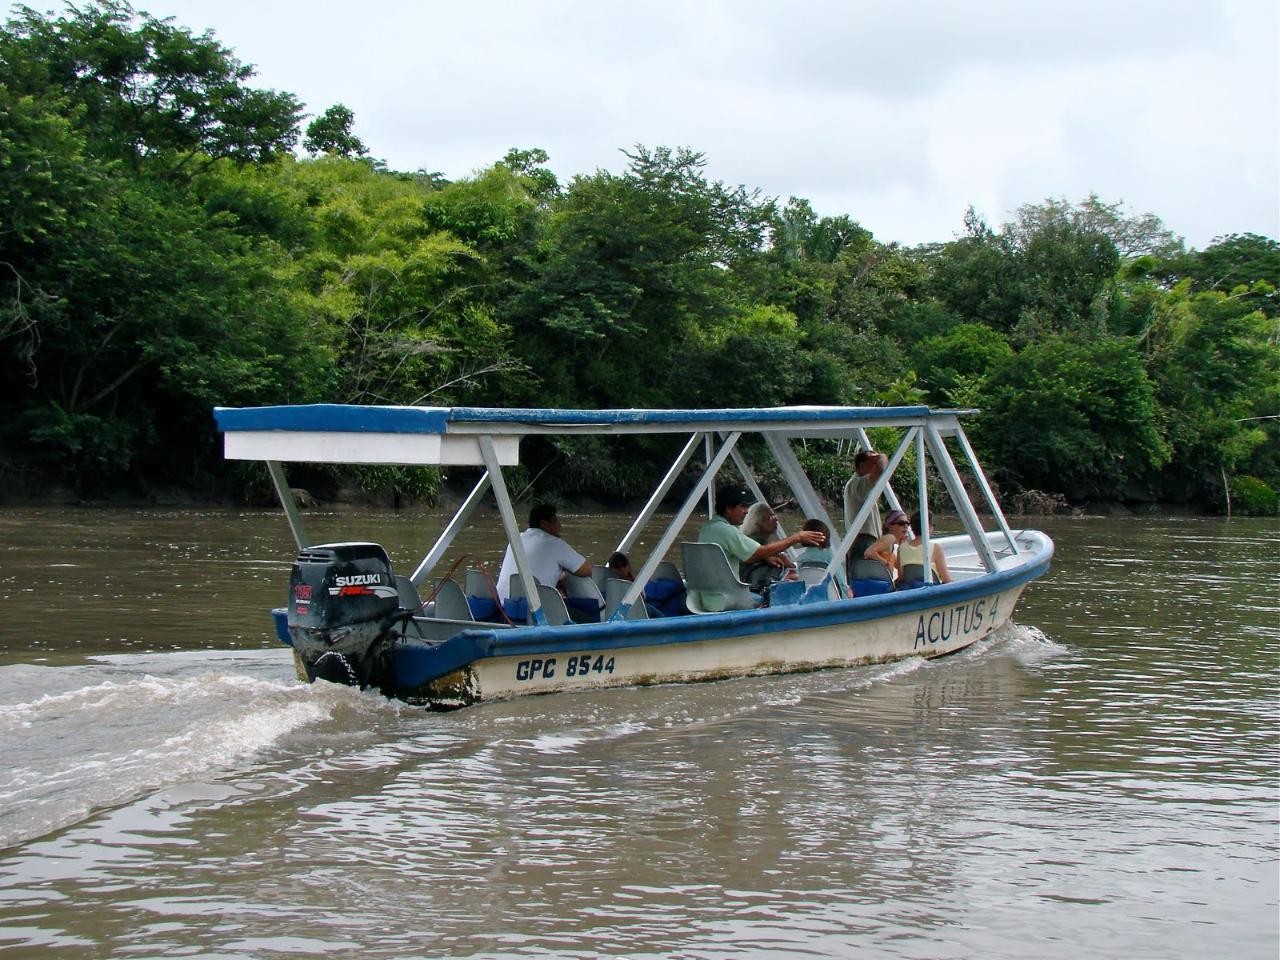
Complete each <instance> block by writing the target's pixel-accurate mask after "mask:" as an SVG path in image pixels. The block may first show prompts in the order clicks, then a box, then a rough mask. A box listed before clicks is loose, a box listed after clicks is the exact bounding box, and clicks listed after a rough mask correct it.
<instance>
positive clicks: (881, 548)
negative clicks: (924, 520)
mask: <svg viewBox="0 0 1280 960" xmlns="http://www.w3.org/2000/svg"><path fill="white" fill-rule="evenodd" d="M909 526H910V521H908V520H907V515H906V514H905V513H903V512H902V511H901V510H894V511H893V512H892V513H890V514H889V515H888V516H887V517H885V518H884V534H883V536H881V537H880V539H879V540H877V541H876V542H875V543H873V544H871V546H869V547H867V549H866V550H865V551H864V552H863V554H862V555H863V556H864V557H866V559H868V560H876V561H879V562H880V563H882V564H884V567H885V569H886V570H887V571H888V572H889V578H890V579H891V580H892V579H893V578H894V577H895V576H897V573H898V558H897V556H896V554H895V552H894V548H895V547H896V546H897V545H898V544H900V543H902V542H903V541H904V540H906V539H907V528H908V527H909Z"/></svg>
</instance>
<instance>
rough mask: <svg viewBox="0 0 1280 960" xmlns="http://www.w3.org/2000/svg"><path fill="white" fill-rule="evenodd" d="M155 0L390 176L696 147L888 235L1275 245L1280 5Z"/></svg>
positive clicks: (571, 162) (737, 171)
mask: <svg viewBox="0 0 1280 960" xmlns="http://www.w3.org/2000/svg"><path fill="white" fill-rule="evenodd" d="M134 5H135V7H137V8H139V9H144V10H147V11H148V12H150V13H152V14H154V15H156V16H161V17H163V16H172V17H174V18H175V19H176V21H177V23H178V24H180V25H182V26H185V27H187V28H189V29H190V30H192V32H194V33H200V32H202V31H204V30H206V29H208V30H212V31H213V32H214V34H215V36H216V37H217V39H218V40H219V41H220V42H221V43H222V44H224V45H225V46H227V47H230V48H231V49H232V50H233V51H234V52H235V54H236V55H237V57H238V58H239V59H240V60H241V61H243V62H245V63H250V64H253V65H255V66H256V67H257V70H258V74H259V75H258V78H257V80H256V81H255V82H256V83H257V84H258V85H261V86H266V87H272V88H275V89H281V90H287V91H289V92H291V93H293V94H295V95H296V96H297V97H298V98H299V99H300V100H302V101H303V103H304V104H305V107H306V109H307V111H308V112H309V113H311V114H318V113H320V112H321V111H323V110H324V109H325V108H326V107H328V106H330V105H331V104H334V103H337V102H341V103H345V104H346V105H347V106H349V107H350V108H351V109H352V110H353V111H354V112H355V117H356V124H355V132H356V134H357V135H358V136H360V137H361V139H363V140H364V142H365V143H366V144H367V145H368V147H369V149H370V152H371V154H372V155H373V156H376V157H379V158H382V159H385V160H386V161H387V163H388V164H390V166H391V167H393V168H395V169H401V170H416V169H419V168H425V169H427V170H436V171H440V172H441V173H443V174H444V175H445V176H447V177H449V178H450V179H456V178H459V177H465V176H467V175H469V174H471V173H473V172H474V171H476V170H477V169H480V168H482V167H485V166H488V165H489V164H491V163H493V161H495V160H497V159H500V158H501V157H502V155H503V154H504V153H505V152H506V151H507V149H508V148H509V147H512V146H518V147H542V148H543V149H545V150H546V151H547V152H548V153H549V154H550V155H551V163H550V165H551V167H552V169H554V170H555V172H556V173H557V174H558V175H559V176H560V177H561V179H562V180H567V179H568V178H569V177H571V176H573V175H574V174H578V173H592V172H594V171H595V170H597V169H601V168H603V169H607V170H612V171H615V172H616V171H620V170H622V169H623V167H624V166H625V164H626V159H625V158H624V157H623V156H622V154H621V153H620V152H619V150H620V149H623V148H629V147H630V146H631V145H632V144H635V143H643V144H645V145H647V146H658V145H665V146H672V147H675V146H687V147H691V148H693V149H695V150H699V151H701V152H703V153H705V154H706V157H707V161H708V166H707V172H708V174H709V176H710V177H711V178H713V179H717V180H723V181H725V182H726V183H728V184H730V185H738V184H743V185H745V186H747V187H748V188H759V189H760V190H761V191H762V192H763V193H764V194H765V195H768V196H775V197H778V198H779V199H780V200H784V201H785V200H786V198H787V197H789V196H799V197H805V198H807V199H809V200H810V201H811V202H812V204H813V206H814V208H815V209H816V210H817V212H818V213H819V214H822V215H834V214H848V215H849V216H851V217H853V218H854V219H855V220H857V221H859V222H860V223H862V224H863V226H865V227H867V228H869V229H871V230H872V231H873V232H874V233H875V235H876V237H877V238H878V239H880V240H883V241H892V240H896V241H900V242H903V243H908V244H914V243H922V242H926V241H937V240H948V239H950V238H952V237H953V236H955V235H956V234H957V233H959V232H960V231H961V229H962V218H963V216H964V211H965V208H966V207H967V206H969V205H970V204H972V205H973V206H974V207H975V208H976V209H977V211H978V212H979V213H980V214H981V215H983V216H984V217H985V218H986V219H987V220H988V222H990V223H992V224H993V225H994V224H998V223H1001V222H1003V221H1004V220H1006V219H1008V218H1009V217H1010V216H1011V214H1012V213H1013V211H1014V210H1016V208H1017V207H1018V206H1020V205H1021V204H1024V203H1036V202H1040V201H1042V200H1044V199H1045V198H1047V197H1062V198H1066V199H1068V200H1071V201H1078V200H1081V199H1083V198H1084V197H1086V196H1087V195H1088V194H1089V193H1090V192H1094V193H1097V194H1098V195H1099V196H1100V197H1101V198H1102V199H1103V200H1104V201H1107V202H1116V201H1123V202H1124V204H1125V206H1126V209H1127V210H1128V211H1129V212H1130V213H1147V212H1150V213H1154V214H1156V215H1157V216H1159V217H1160V218H1162V219H1163V220H1164V222H1165V224H1166V226H1168V227H1169V228H1170V229H1172V230H1173V231H1174V232H1176V233H1178V234H1180V235H1181V236H1184V237H1185V238H1186V239H1187V242H1188V243H1189V244H1190V245H1191V246H1195V247H1204V246H1206V245H1207V244H1209V243H1210V242H1211V241H1212V239H1213V238H1214V237H1216V236H1219V235H1222V234H1227V233H1236V232H1254V233H1262V234H1265V235H1267V236H1270V237H1273V238H1275V237H1277V236H1278V235H1280V102H1278V101H1280V3H1277V2H1276V0H1222V2H1218V0H1150V2H1148V0H1106V2H1102V0H1059V2H1057V3H1052V4H1051V3H1042V2H1038V0H989V2H987V0H971V2H968V3H965V2H959V0H925V2H901V3H887V2H883V0H846V2H836V0H832V2H815V0H785V2H784V0H777V2H772V3H766V2H728V0H713V2H699V0H683V2H666V0H662V2H646V0H639V2H636V0H632V2H629V3H621V2H609V0H538V2H524V3H517V2H491V0H469V2H462V3H457V2H455V3H435V2H427V0H420V2H410V0H365V2H363V3H353V2H351V0H342V2H337V0H307V2H305V3H304V2H296V0H287V2H286V0H252V2H250V0H216V2H212V0H134ZM9 6H10V7H12V6H13V5H12V4H9ZM31 6H33V7H35V8H36V9H40V10H44V9H49V8H51V7H54V6H56V5H55V4H53V3H51V2H39V0H37V2H32V3H31Z"/></svg>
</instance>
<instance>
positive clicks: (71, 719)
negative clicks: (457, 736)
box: [0, 651, 386, 847]
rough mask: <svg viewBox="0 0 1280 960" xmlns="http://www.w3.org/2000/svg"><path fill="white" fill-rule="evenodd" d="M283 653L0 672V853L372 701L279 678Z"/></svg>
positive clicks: (111, 660) (227, 766)
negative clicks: (1, 774)
mask: <svg viewBox="0 0 1280 960" xmlns="http://www.w3.org/2000/svg"><path fill="white" fill-rule="evenodd" d="M281 653H285V654H286V658H287V652H285V651H262V652H254V653H253V654H249V655H246V654H244V653H242V652H241V653H225V654H218V653H213V652H210V651H201V652H200V653H199V654H198V655H193V654H168V655H142V656H118V657H102V658H96V659H100V660H101V661H103V663H102V665H99V666H67V667H52V666H35V665H25V664H24V665H17V666H10V667H3V668H0V743H2V744H3V745H4V746H3V764H4V767H5V771H6V777H5V780H4V783H3V785H0V847H6V846H10V845H13V844H15V843H19V842H22V841H24V840H28V839H31V838H33V837H38V836H41V835H43V834H46V833H48V832H50V831H52V830H56V829H59V828H61V827H65V826H68V825H71V824H74V823H77V822H79V821H81V820H83V819H84V818H85V817H87V816H89V815H90V814H92V813H93V812H95V811H97V810H101V809H104V808H107V807H112V806H116V805H119V804H122V803H125V802H128V801H130V800H132V799H135V798H137V797H139V796H141V795H143V794H145V793H147V792H150V791H152V790H155V789H157V788H160V787H165V786H168V785H171V784H174V783H178V782H181V781H187V780H192V779H196V778H202V777H207V776H210V775H217V774H219V773H222V772H225V771H228V770H232V769H235V768H236V767H237V766H239V765H242V764H243V763H244V762H245V761H247V760H248V759H250V758H253V757H256V756H258V755H260V754H261V753H262V752H263V751H264V750H266V749H267V748H269V747H271V746H272V745H273V744H276V743H277V742H278V741H279V740H280V739H281V738H282V737H284V736H285V735H286V734H289V733H290V732H291V731H295V730H298V729H299V728H301V727H303V726H304V725H308V724H314V723H317V722H321V721H325V720H328V719H330V718H332V717H333V716H334V715H335V714H342V713H345V712H346V711H347V710H349V709H350V706H351V704H349V703H348V701H359V702H360V704H364V703H365V702H366V701H367V702H368V704H370V705H372V707H373V708H374V709H376V708H378V707H381V706H382V705H383V704H386V701H385V700H383V699H382V698H381V697H368V696H364V695H361V694H360V693H358V692H357V691H354V690H351V689H349V688H345V687H336V686H333V685H330V684H319V685H306V684H301V683H298V682H297V681H296V680H293V679H290V664H289V661H288V660H287V659H286V658H282V657H281V656H280V654H281Z"/></svg>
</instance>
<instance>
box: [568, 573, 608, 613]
mask: <svg viewBox="0 0 1280 960" xmlns="http://www.w3.org/2000/svg"><path fill="white" fill-rule="evenodd" d="M591 569H592V570H595V567H592V568H591ZM564 592H565V596H567V597H572V598H573V599H574V600H579V601H582V607H584V608H585V607H590V606H591V604H593V603H594V604H595V608H594V609H593V610H587V609H580V608H579V607H578V606H576V605H575V606H571V607H569V616H571V617H573V618H574V619H575V620H579V621H581V622H584V623H595V622H596V621H598V620H599V619H600V613H601V611H602V610H604V594H603V593H602V592H601V590H600V588H599V587H598V586H596V582H595V580H594V579H593V578H592V577H575V576H574V575H573V574H572V573H568V574H565V578H564ZM566 606H568V604H566ZM575 614H580V616H574V615H575Z"/></svg>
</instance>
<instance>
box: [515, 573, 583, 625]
mask: <svg viewBox="0 0 1280 960" xmlns="http://www.w3.org/2000/svg"><path fill="white" fill-rule="evenodd" d="M507 597H508V598H509V599H510V600H521V599H524V597H525V592H524V580H523V579H521V577H520V574H518V573H513V574H512V575H511V580H510V589H509V590H508V591H507ZM538 603H540V604H541V605H542V613H543V615H544V616H546V618H547V626H550V627H559V626H563V625H564V624H566V623H569V622H570V620H569V608H568V607H566V606H565V603H564V597H562V596H560V591H559V590H557V589H556V588H555V587H548V586H547V585H546V584H545V583H539V584H538ZM525 622H526V623H533V617H532V615H530V616H529V617H527V618H526V621H525Z"/></svg>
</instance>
